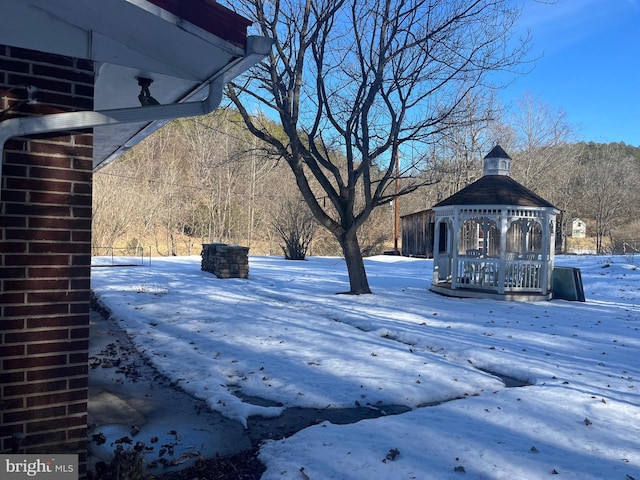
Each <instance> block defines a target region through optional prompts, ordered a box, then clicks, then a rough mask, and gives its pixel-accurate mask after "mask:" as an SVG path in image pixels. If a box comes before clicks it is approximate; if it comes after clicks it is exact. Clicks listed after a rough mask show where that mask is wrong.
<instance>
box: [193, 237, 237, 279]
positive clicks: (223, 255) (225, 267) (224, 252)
mask: <svg viewBox="0 0 640 480" xmlns="http://www.w3.org/2000/svg"><path fill="white" fill-rule="evenodd" d="M201 269H202V271H204V272H210V273H213V274H214V275H215V276H216V277H218V278H248V277H249V247H241V246H239V245H227V244H225V243H205V244H203V245H202V264H201Z"/></svg>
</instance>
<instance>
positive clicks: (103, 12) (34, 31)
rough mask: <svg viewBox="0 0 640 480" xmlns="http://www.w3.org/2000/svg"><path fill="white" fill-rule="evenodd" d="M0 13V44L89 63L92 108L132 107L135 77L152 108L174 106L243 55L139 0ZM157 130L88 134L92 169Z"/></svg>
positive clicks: (55, 0) (5, 0)
mask: <svg viewBox="0 0 640 480" xmlns="http://www.w3.org/2000/svg"><path fill="white" fill-rule="evenodd" d="M185 1H186V0H185ZM0 13H1V15H2V17H3V18H5V19H11V21H7V22H5V24H4V26H3V28H2V29H0V44H5V45H12V46H17V47H21V48H28V49H32V50H38V51H43V52H48V53H55V54H58V55H66V56H70V57H76V58H83V59H87V60H92V61H94V62H95V63H94V65H95V68H96V80H95V103H94V109H95V110H106V109H112V108H126V107H135V106H139V103H138V94H139V93H140V87H139V86H138V83H137V80H136V77H148V78H151V79H152V80H153V83H152V84H151V87H150V90H151V94H152V95H153V97H154V98H156V99H157V100H158V101H159V102H160V103H162V104H167V103H174V102H176V101H182V100H184V99H186V98H187V97H189V96H190V95H193V93H194V92H196V91H198V90H202V89H203V88H202V87H203V84H204V83H206V82H207V81H208V80H209V79H210V78H212V77H213V76H214V75H215V74H216V73H217V72H218V71H220V70H221V69H222V68H223V67H224V66H225V65H227V64H228V63H229V62H231V61H232V60H233V59H235V58H237V57H242V56H243V55H244V53H245V51H244V49H243V48H240V47H238V46H236V45H234V44H232V43H230V42H227V41H225V40H223V39H221V38H219V37H217V36H215V35H213V34H212V33H209V32H207V31H205V30H204V29H201V28H199V27H197V26H195V25H193V24H191V23H189V22H186V21H185V20H183V19H181V18H179V17H177V16H175V15H173V14H172V13H170V12H167V11H166V10H163V9H161V8H159V7H157V6H156V5H154V4H152V3H150V2H147V1H145V0H0ZM205 91H206V90H205ZM36 98H37V94H36ZM161 125H162V123H152V124H147V123H143V124H128V125H124V124H123V125H117V126H109V127H100V128H96V129H95V130H94V167H96V168H97V167H98V166H100V164H101V163H103V162H104V161H105V160H107V159H108V160H111V159H113V158H115V157H116V156H117V155H119V153H121V152H122V151H123V150H126V149H127V148H130V147H131V146H133V145H134V144H135V143H137V142H139V141H140V140H141V139H142V138H144V137H145V136H147V135H149V134H150V133H151V132H153V131H154V130H156V129H157V128H159V127H160V126H161Z"/></svg>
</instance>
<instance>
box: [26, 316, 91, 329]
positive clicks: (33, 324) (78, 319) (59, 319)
mask: <svg viewBox="0 0 640 480" xmlns="http://www.w3.org/2000/svg"><path fill="white" fill-rule="evenodd" d="M88 324H89V318H88V317H87V316H86V315H65V316H60V315H57V316H55V317H42V318H29V319H28V320H27V328H56V327H58V328H59V327H77V326H78V325H88ZM70 331H73V330H70Z"/></svg>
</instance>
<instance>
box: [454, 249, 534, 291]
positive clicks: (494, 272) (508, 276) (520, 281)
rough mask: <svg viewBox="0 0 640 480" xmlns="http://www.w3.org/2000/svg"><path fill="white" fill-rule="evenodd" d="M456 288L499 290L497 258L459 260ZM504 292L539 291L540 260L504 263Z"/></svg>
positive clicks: (464, 257) (518, 260) (470, 257)
mask: <svg viewBox="0 0 640 480" xmlns="http://www.w3.org/2000/svg"><path fill="white" fill-rule="evenodd" d="M457 262H458V265H457V267H458V269H457V272H458V274H457V277H456V286H457V287H458V288H480V289H489V290H495V291H497V290H499V286H500V284H499V280H500V274H499V271H500V259H499V258H497V257H488V258H485V257H474V256H461V257H458V260H457ZM504 268H505V272H504V290H505V291H540V290H541V278H540V276H541V275H540V273H541V271H542V260H538V259H515V260H507V261H506V262H505V267H504Z"/></svg>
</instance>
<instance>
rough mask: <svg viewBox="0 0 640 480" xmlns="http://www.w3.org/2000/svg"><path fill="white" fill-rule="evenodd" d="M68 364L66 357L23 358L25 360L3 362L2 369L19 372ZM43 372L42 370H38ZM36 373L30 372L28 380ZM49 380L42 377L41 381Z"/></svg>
mask: <svg viewBox="0 0 640 480" xmlns="http://www.w3.org/2000/svg"><path fill="white" fill-rule="evenodd" d="M66 363H67V356H66V355H51V356H48V357H23V358H5V359H4V360H3V361H2V368H3V369H4V370H5V371H6V370H18V369H29V368H34V367H51V366H55V365H65V364H66ZM37 371H38V372H42V370H37ZM32 373H34V371H30V372H28V374H27V380H29V378H28V377H29V374H32ZM44 378H49V377H48V376H44V377H40V378H39V380H41V379H44Z"/></svg>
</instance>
